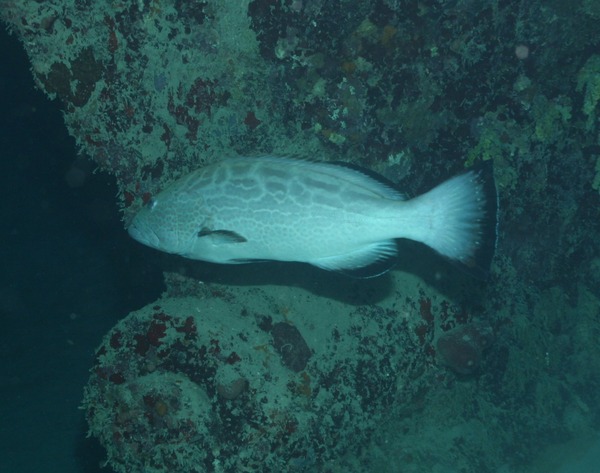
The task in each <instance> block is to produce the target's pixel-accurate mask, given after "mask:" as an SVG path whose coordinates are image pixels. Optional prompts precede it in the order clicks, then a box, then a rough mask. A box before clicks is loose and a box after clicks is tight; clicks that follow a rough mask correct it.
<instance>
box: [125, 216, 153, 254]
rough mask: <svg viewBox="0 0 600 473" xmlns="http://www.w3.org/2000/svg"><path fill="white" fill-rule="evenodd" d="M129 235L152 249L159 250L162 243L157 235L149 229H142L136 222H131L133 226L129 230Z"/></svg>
mask: <svg viewBox="0 0 600 473" xmlns="http://www.w3.org/2000/svg"><path fill="white" fill-rule="evenodd" d="M127 233H129V236H130V237H131V238H133V239H134V240H136V241H138V242H140V243H142V244H144V245H146V246H150V247H152V248H158V245H159V243H160V239H159V238H158V236H157V235H156V233H154V232H153V231H152V230H150V229H149V228H143V227H140V225H139V224H137V223H136V222H135V220H134V221H133V222H131V225H129V227H128V228H127Z"/></svg>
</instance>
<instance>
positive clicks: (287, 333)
mask: <svg viewBox="0 0 600 473" xmlns="http://www.w3.org/2000/svg"><path fill="white" fill-rule="evenodd" d="M271 335H272V336H273V346H274V347H275V350H277V353H279V356H281V361H282V362H283V364H284V365H285V366H287V367H288V368H289V369H291V370H292V371H295V372H296V373H299V372H300V371H302V370H303V369H304V368H305V367H306V363H308V359H309V358H310V356H311V351H310V348H309V347H308V345H307V344H306V341H305V340H304V338H302V334H301V333H300V331H299V330H298V329H297V328H296V327H294V326H293V325H290V324H288V323H285V322H279V323H277V324H275V325H273V328H272V329H271Z"/></svg>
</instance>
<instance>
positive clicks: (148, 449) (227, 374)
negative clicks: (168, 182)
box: [84, 285, 420, 473]
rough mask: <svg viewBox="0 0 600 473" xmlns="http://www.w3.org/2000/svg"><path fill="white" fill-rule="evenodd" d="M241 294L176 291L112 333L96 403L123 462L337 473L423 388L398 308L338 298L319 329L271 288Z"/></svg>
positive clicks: (109, 445)
mask: <svg viewBox="0 0 600 473" xmlns="http://www.w3.org/2000/svg"><path fill="white" fill-rule="evenodd" d="M196 286H197V285H196ZM278 291H279V293H281V291H283V289H278ZM240 292H242V290H241V289H240V290H238V291H237V292H236V293H235V295H234V293H233V292H231V291H226V290H224V289H222V290H214V292H213V293H210V294H208V295H206V294H205V295H202V297H182V298H165V299H162V300H160V301H158V302H157V303H156V304H154V305H152V306H148V307H146V308H144V309H142V310H140V311H137V312H134V313H132V314H130V315H129V316H128V317H126V318H125V319H123V320H122V321H120V322H119V323H118V324H117V326H116V327H114V328H113V330H112V331H111V332H110V333H109V334H108V335H107V336H106V337H105V339H104V342H103V343H102V345H101V346H100V348H99V350H98V352H97V355H96V363H95V366H94V368H93V369H92V375H91V377H90V380H89V383H88V386H87V387H86V392H85V399H84V407H85V409H86V415H87V419H88V423H89V426H90V433H91V435H93V436H94V437H97V438H98V439H99V440H100V442H101V443H102V445H103V446H104V447H105V448H106V450H107V452H108V463H109V464H110V466H111V467H112V468H113V469H115V470H116V471H117V472H119V473H125V472H126V473H142V472H143V473H158V472H169V473H200V472H207V473H209V472H217V471H218V472H221V473H234V472H235V473H238V472H250V471H260V472H264V473H276V472H277V473H279V472H282V471H292V470H294V471H296V470H298V471H306V469H307V468H308V469H310V471H322V472H325V471H329V470H326V469H324V465H325V463H327V462H331V460H332V459H334V458H337V457H340V456H341V455H342V454H343V453H344V452H346V451H348V449H350V448H352V447H354V446H355V445H357V444H361V443H365V442H366V438H367V435H368V433H369V432H370V431H372V430H373V429H375V428H376V426H377V425H378V422H380V420H381V416H382V415H383V413H384V412H385V411H386V406H389V404H390V403H391V402H393V400H394V399H396V398H397V396H398V395H402V394H398V392H397V389H398V388H397V387H398V386H405V387H406V388H407V389H410V386H409V382H408V379H409V377H410V373H409V372H408V370H405V369H398V370H397V371H396V370H395V367H396V366H408V364H409V363H411V361H410V360H411V358H410V357H414V356H416V355H414V354H415V353H418V350H417V349H416V347H415V346H414V345H411V343H410V340H406V341H405V342H404V343H401V344H400V343H398V340H399V334H401V333H404V332H405V330H404V326H403V324H404V323H405V322H403V321H402V319H400V318H398V317H397V316H396V314H395V313H394V312H393V311H390V312H389V313H386V312H383V311H379V312H377V313H373V311H372V310H369V309H367V308H362V309H361V311H360V312H358V311H357V312H356V313H355V314H354V315H353V316H352V317H348V313H347V306H346V305H344V304H342V303H335V304H334V303H333V302H331V301H328V306H327V310H328V317H327V318H320V319H314V318H313V319H312V320H314V323H312V324H311V326H313V328H312V329H309V328H308V327H307V324H305V325H303V324H302V323H301V320H300V319H299V318H296V320H295V322H296V323H294V324H293V325H292V324H290V323H289V322H283V320H282V318H283V317H282V316H278V315H277V314H276V313H275V312H272V311H270V307H272V303H271V302H269V299H268V297H267V296H266V294H264V293H262V292H261V291H257V290H254V291H253V292H251V293H248V294H244V296H243V298H242V297H239V294H240ZM292 299H293V298H292V297H289V300H292ZM248 303H250V304H251V306H248V305H247V304H248ZM322 303H323V302H322V301H319V300H318V299H314V302H313V304H314V305H313V306H312V308H311V306H310V304H308V303H307V304H308V305H307V306H306V307H305V310H306V311H307V313H309V314H311V315H314V314H317V313H318V312H319V310H320V309H319V307H322V306H319V305H318V304H322ZM249 307H250V309H249ZM265 314H269V315H265ZM265 317H266V319H268V321H269V322H268V323H264V322H265ZM349 321H351V322H352V324H349V323H348V322H349ZM318 323H321V324H322V325H321V326H320V327H318V329H316V328H314V325H315V324H318ZM345 323H346V325H344V324H345ZM375 334H382V335H379V336H375ZM399 346H401V347H402V350H403V352H402V353H400V351H399V349H398V348H397V347H399ZM312 350H314V353H313V354H312V356H311V353H312ZM399 356H402V358H403V361H400V360H399V359H397V357H399ZM417 358H420V355H419V357H417ZM394 360H396V361H394ZM412 363H413V364H415V363H414V361H413V362H412ZM411 366H412V365H411ZM415 366H417V364H415ZM394 372H397V374H398V376H405V377H406V378H407V379H406V380H404V381H403V382H401V383H398V382H397V379H396V377H395V376H393V375H392V374H393V373H394ZM411 381H412V382H413V383H414V382H415V380H414V378H412V379H411ZM404 396H406V395H404Z"/></svg>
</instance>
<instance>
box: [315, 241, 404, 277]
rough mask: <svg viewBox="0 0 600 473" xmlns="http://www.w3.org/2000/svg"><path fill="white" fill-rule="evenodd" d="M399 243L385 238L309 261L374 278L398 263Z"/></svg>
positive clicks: (358, 275) (359, 275) (343, 271)
mask: <svg viewBox="0 0 600 473" xmlns="http://www.w3.org/2000/svg"><path fill="white" fill-rule="evenodd" d="M397 253H398V251H397V243H396V241H395V240H385V241H380V242H376V243H371V244H369V245H366V246H364V247H362V248H360V249H359V250H356V251H353V252H351V253H346V254H343V255H336V256H328V257H327V258H320V259H317V260H313V261H309V263H310V264H312V265H314V266H318V267H319V268H322V269H326V270H328V271H338V272H341V273H344V274H347V275H349V276H352V277H357V278H372V277H375V276H379V275H381V274H383V273H385V272H387V271H389V270H390V269H391V268H392V267H394V265H395V264H396V255H397Z"/></svg>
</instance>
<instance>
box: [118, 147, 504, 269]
mask: <svg viewBox="0 0 600 473" xmlns="http://www.w3.org/2000/svg"><path fill="white" fill-rule="evenodd" d="M496 214H497V193H496V186H495V183H494V178H493V170H492V168H491V163H490V162H487V163H484V164H483V165H482V166H480V167H477V168H472V169H469V170H467V171H465V172H463V173H462V174H459V175H457V176H455V177H452V178H451V179H449V180H447V181H445V182H443V183H442V184H440V185H438V186H437V187H434V188H433V189H432V190H430V191H428V192H425V193H424V194H421V195H419V196H417V197H415V198H411V199H408V198H406V197H405V196H404V195H403V194H402V193H401V192H399V191H398V190H397V189H396V188H395V186H394V185H392V184H391V183H389V182H388V181H386V180H385V179H384V178H382V177H380V176H377V175H376V174H375V173H373V172H371V171H367V170H361V169H360V168H357V167H355V166H350V165H347V164H344V163H331V162H318V161H312V160H303V159H296V158H289V157H271V156H264V157H255V158H245V157H236V158H230V159H226V160H223V161H220V162H217V163H215V164H210V165H207V166H204V167H202V168H200V169H198V170H196V171H193V172H191V173H190V174H188V175H185V176H183V177H181V178H180V179H178V180H176V181H174V182H173V183H171V184H169V185H168V186H167V187H165V188H164V189H163V190H162V191H161V192H160V193H158V194H157V195H156V196H154V197H152V198H151V199H150V200H149V201H148V202H147V203H146V205H145V206H144V207H142V208H141V209H140V210H139V212H138V213H137V214H136V215H135V216H134V217H133V219H132V221H131V223H130V225H129V227H128V232H129V234H130V235H131V236H132V237H133V238H134V239H136V240H137V241H139V242H140V243H143V244H144V245H147V246H149V247H152V248H155V249H157V250H161V251H165V252H167V253H174V254H177V255H181V256H184V257H186V258H192V259H196V260H204V261H209V262H213V263H223V264H236V263H249V262H253V261H270V260H274V261H296V262H304V263H309V264H312V265H314V266H318V267H319V268H323V269H326V270H332V271H340V272H345V273H349V274H358V275H361V276H375V275H378V274H381V273H383V272H385V271H386V270H388V269H389V268H390V267H392V266H393V264H394V262H395V260H396V257H397V252H398V240H399V239H410V240H415V241H417V242H421V243H423V244H425V245H427V246H429V247H430V248H432V249H433V250H435V251H436V252H438V253H439V254H441V255H443V256H444V257H446V258H449V259H450V260H454V261H457V262H459V263H462V264H463V265H465V266H467V267H471V268H474V269H478V270H479V271H478V272H479V273H484V272H485V271H486V270H487V268H488V267H489V264H490V261H491V256H492V254H493V250H494V248H495V241H496Z"/></svg>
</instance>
